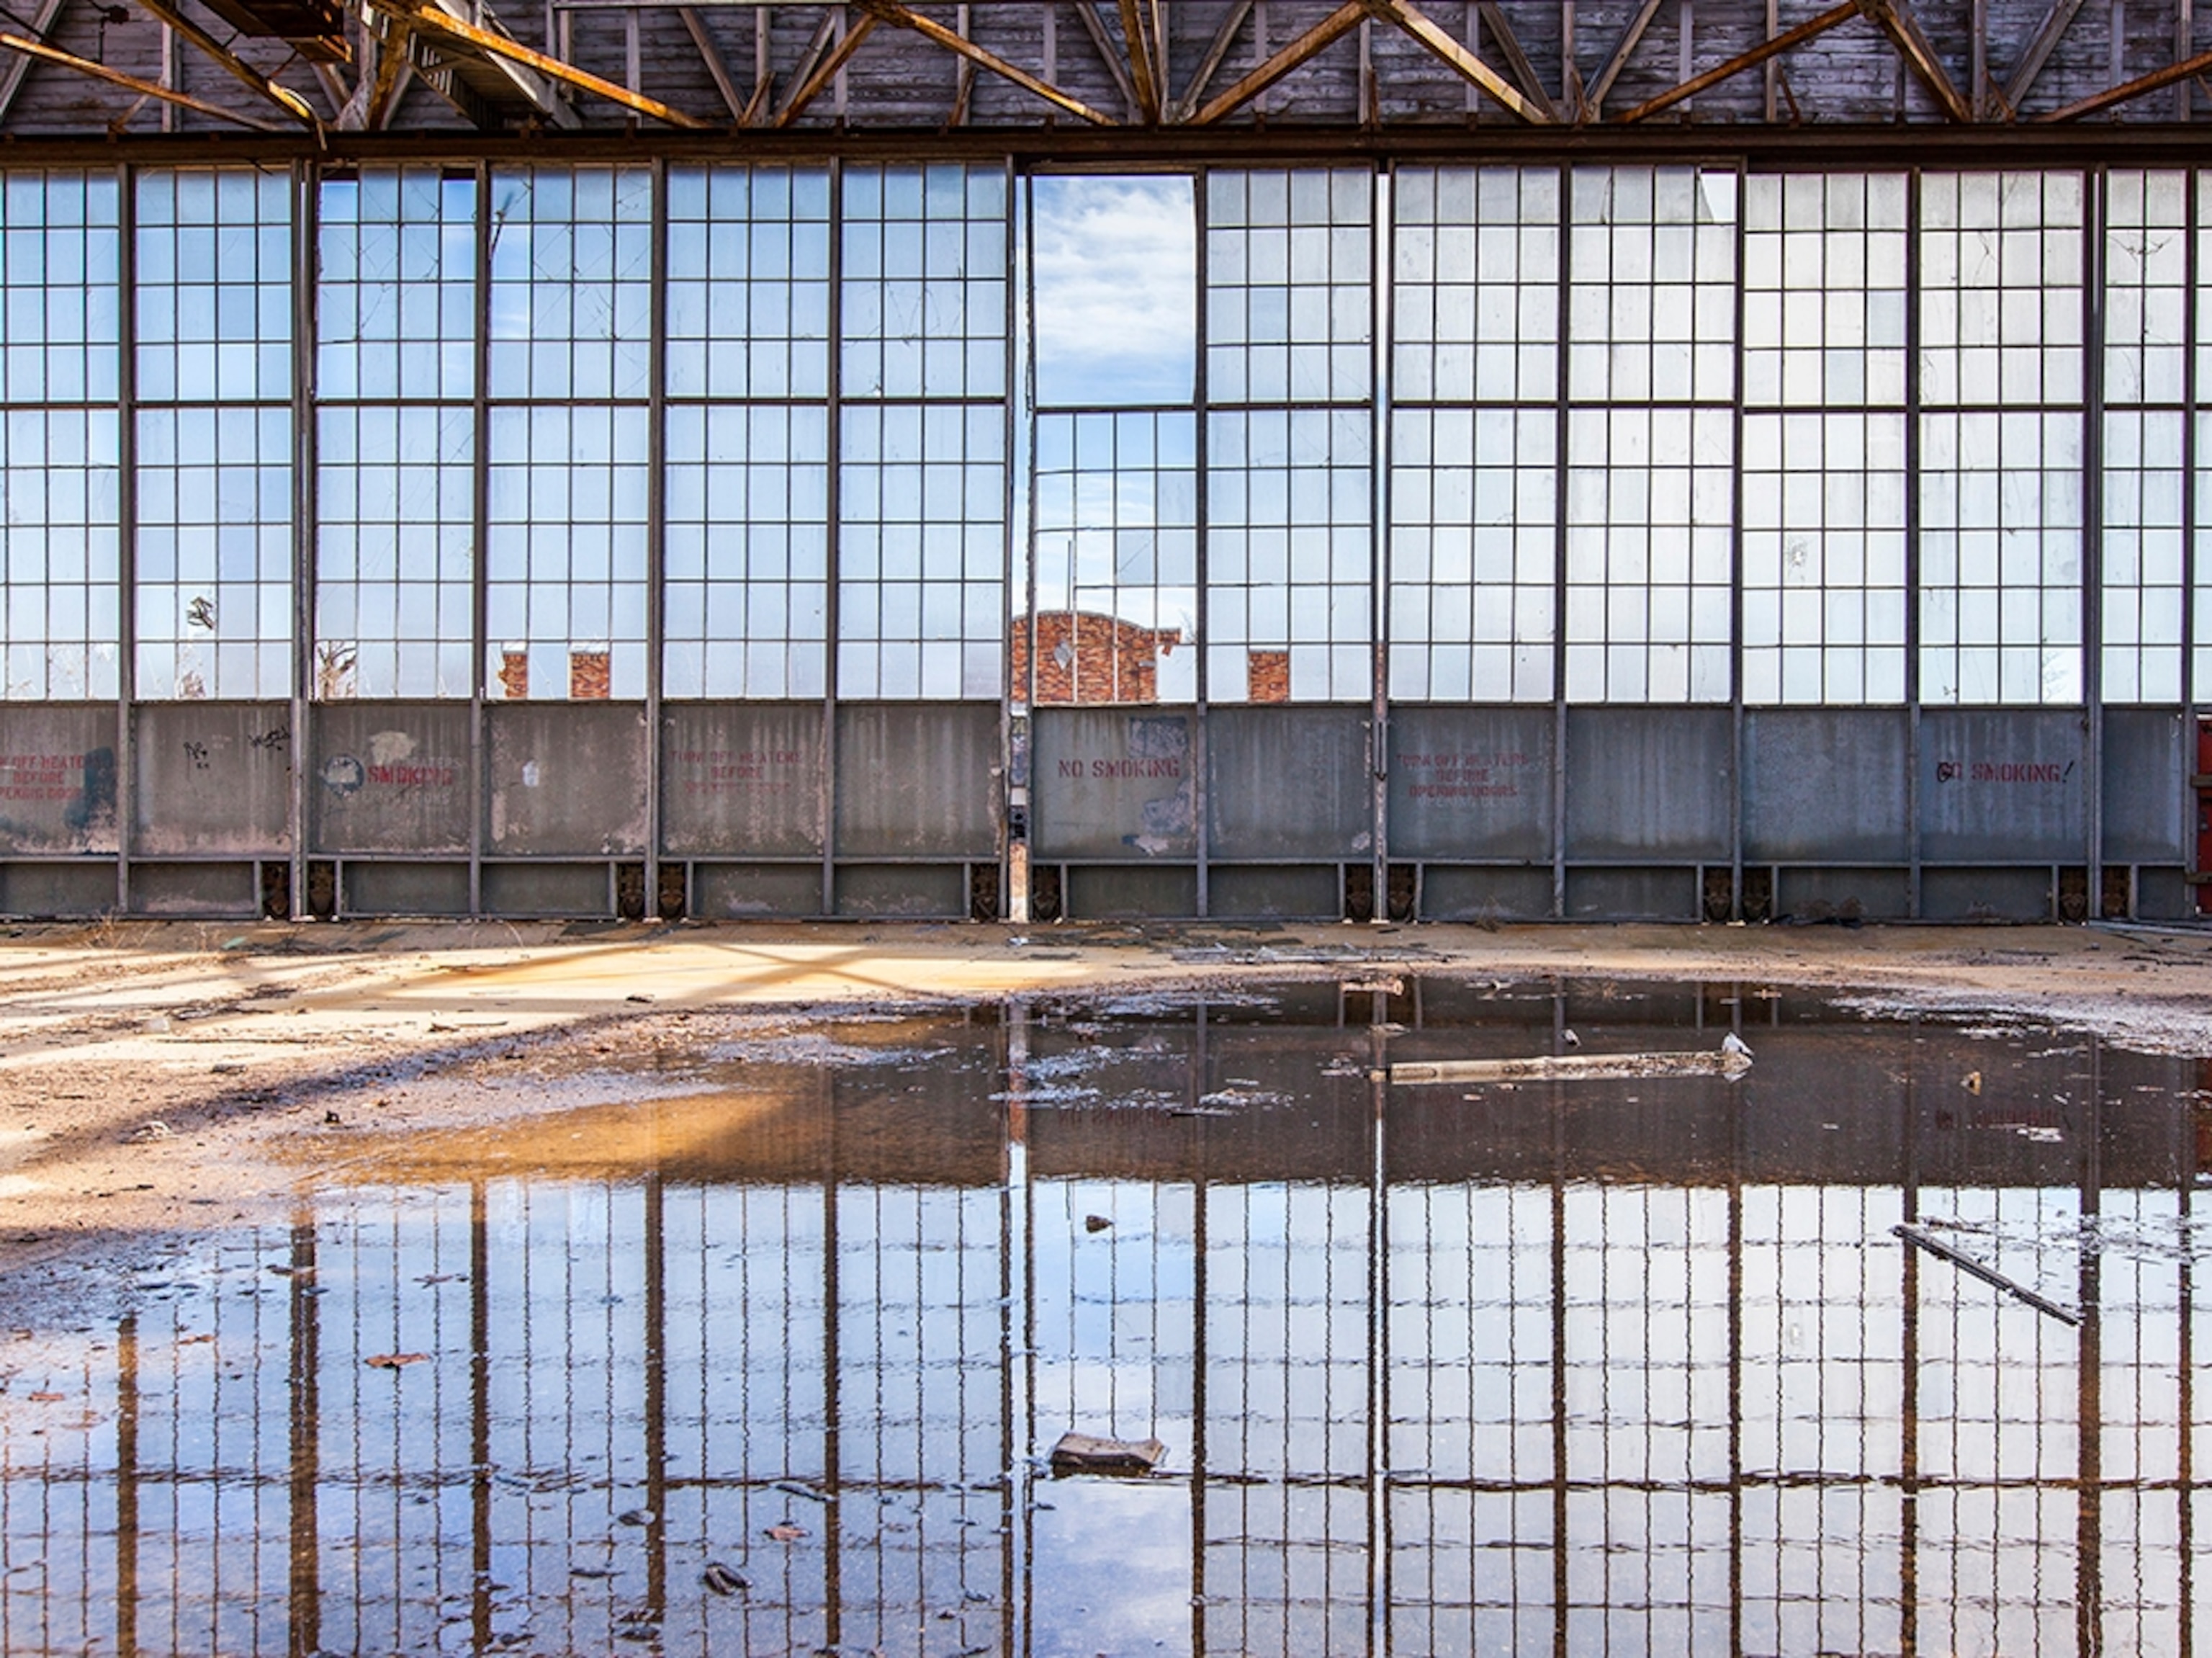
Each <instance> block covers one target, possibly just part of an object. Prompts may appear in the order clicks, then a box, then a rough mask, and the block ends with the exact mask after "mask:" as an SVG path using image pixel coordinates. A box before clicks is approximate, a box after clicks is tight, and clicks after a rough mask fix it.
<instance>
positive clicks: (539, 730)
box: [484, 703, 646, 913]
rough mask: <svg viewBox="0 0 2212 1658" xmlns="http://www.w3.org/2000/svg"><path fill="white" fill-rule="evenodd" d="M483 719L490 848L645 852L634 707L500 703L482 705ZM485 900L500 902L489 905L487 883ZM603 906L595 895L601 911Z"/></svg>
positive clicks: (640, 725) (641, 754) (641, 734)
mask: <svg viewBox="0 0 2212 1658" xmlns="http://www.w3.org/2000/svg"><path fill="white" fill-rule="evenodd" d="M484 722H485V728H486V729H485V754H486V757H487V766H488V770H489V795H490V801H489V804H490V831H491V838H490V841H489V847H490V850H492V851H493V852H495V853H496V854H499V855H500V856H507V857H513V856H531V855H533V854H534V855H538V856H546V855H550V856H591V855H592V854H595V853H596V854H609V853H616V852H637V851H642V850H644V848H645V818H646V812H645V805H646V787H645V770H646V766H645V759H646V756H645V739H646V732H645V710H644V708H643V706H642V705H641V704H636V703H508V704H496V705H495V706H493V707H490V708H488V709H486V710H484ZM484 907H485V908H486V909H487V910H504V909H506V908H507V906H506V905H495V904H494V903H493V902H492V901H491V899H490V896H489V887H487V888H486V897H485V899H484ZM605 907H606V900H605V899H604V898H602V899H600V901H599V909H602V910H603V909H605ZM549 913H550V912H549ZM593 913H597V911H593Z"/></svg>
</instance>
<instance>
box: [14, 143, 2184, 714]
mask: <svg viewBox="0 0 2212 1658" xmlns="http://www.w3.org/2000/svg"><path fill="white" fill-rule="evenodd" d="M1017 186H1018V188H1017ZM2209 187H2212V186H2208V183H2207V180H2206V177H2205V176H2204V175H2201V174H2191V173H2189V172H2186V171H2183V170H2179V169H2166V170H2160V169H2143V168H2111V169H2097V168H2053V169H2049V170H2045V171H2002V172H2001V171H1971V170H1969V171H1944V170H1929V171H1926V172H1923V173H1919V174H1914V173H1911V172H1907V171H1901V170H1890V171H1873V172H1867V171H1857V170H1849V171H1835V172H1826V173H1816V172H1805V173H1798V174H1761V173H1755V172H1747V171H1744V170H1741V169H1729V168H1674V167H1656V168H1655V167H1635V166H1614V167H1601V166H1566V167H1561V166H1556V165H1532V166H1516V167H1495V168H1437V167H1427V166H1420V167H1415V166H1407V167H1405V168H1386V169H1382V170H1373V169H1368V168H1213V169H1209V170H1204V171H1200V172H1195V173H1185V174H1150V175H1145V176H1142V177H1135V176H1131V177H1105V176H1100V175H1097V174H1082V175H1077V174H1066V175H1056V174H1051V173H1050V172H1049V171H1039V172H1038V173H1036V174H1034V175H1032V176H1030V177H1028V178H1026V179H1022V180H1016V179H1015V178H1014V177H1013V175H1012V174H1011V173H1010V172H1009V170H1008V169H1006V168H1004V167H998V166H983V167H971V166H964V165H949V164H946V165H899V166H878V165H865V166H864V165H858V164H847V165H844V166H842V167H837V168H833V167H830V166H828V165H823V166H816V167H760V168H750V167H744V166H738V165H734V164H732V165H713V166H708V165H703V164H697V165H695V164H691V163H682V164H659V165H651V166H636V167H619V168H617V167H581V168H551V167H511V166H505V165H501V166H478V167H460V168H436V167H389V168H360V169H350V168H348V169H337V168H334V169H331V170H330V171H328V172H326V173H324V174H319V175H313V176H311V175H309V174H306V173H295V172H293V171H289V170H283V171H269V170H264V169H255V168H111V169H82V170H76V171H39V170H17V171H11V172H9V173H7V174H5V176H4V178H0V497H4V505H5V514H4V521H0V560H4V563H0V600H4V606H5V617H6V631H5V635H4V639H3V640H0V695H4V696H5V697H7V698H12V699H16V700H34V701H65V700H72V699H83V698H94V699H106V698H115V697H118V696H124V695H130V696H134V697H137V698H148V699H166V698H256V699H268V698H283V697H287V696H289V695H292V694H294V692H295V690H301V691H304V692H305V693H306V694H307V695H309V696H312V697H314V698H326V699H340V698H454V699H459V698H471V697H481V698H490V699H495V700H496V699H507V698H532V699H538V698H556V699H562V698H584V699H595V698H628V699H637V698H645V697H647V696H648V695H650V694H653V693H654V692H658V693H659V694H660V695H662V696H665V697H669V698H763V699H787V698H801V699H813V698H822V697H824V696H829V695H836V696H840V697H844V698H859V699H866V698H892V699H909V698H910V699H960V698H969V699H996V698H998V697H999V696H1000V692H1001V689H1002V687H1003V686H1005V685H1006V683H1008V681H1009V680H1011V681H1012V685H1013V690H1014V695H1015V697H1016V698H1017V699H1018V700H1030V701H1036V702H1042V703H1051V702H1055V701H1058V702H1073V703H1102V702H1103V703H1120V702H1139V703H1143V702H1170V703H1171V702H1182V701H1197V700H1205V701H1207V702H1225V703H1237V702H1335V703H1348V704H1362V703H1365V702H1367V701H1369V700H1370V698H1372V697H1373V696H1374V695H1375V694H1376V691H1377V690H1378V688H1379V689H1380V690H1382V691H1383V692H1384V693H1385V694H1387V695H1388V696H1389V697H1391V698H1395V699H1398V700H1401V701H1408V702H1434V703H1461V704H1511V703H1541V702H1547V701H1549V700H1552V699H1553V698H1564V699H1565V700H1566V701H1568V702H1571V703H1577V704H1588V703H1626V704H1637V703H1647V704H1695V703H1715V704H1724V703H1726V702H1728V701H1729V700H1730V699H1732V698H1738V699H1741V701H1742V702H1744V703H1746V704H1752V705H1770V704H1794V705H1902V704H1908V703H1911V702H1915V701H1917V702H1919V703H1922V704H1931V705H1941V704H1958V705H1968V704H1980V705H2017V706H2037V705H2054V706H2065V705H2074V704H2081V703H2082V702H2084V701H2085V700H2087V699H2088V698H2091V697H2092V696H2095V697H2098V698H2101V699H2103V700H2107V701H2112V702H2115V703H2139V704H2153V705H2158V704H2172V703H2175V702H2179V701H2180V700H2182V699H2184V698H2185V697H2186V696H2188V695H2189V694H2191V690H2192V685H2191V678H2192V673H2193V674H2195V675H2196V676H2197V679H2198V681H2199V682H2201V680H2202V675H2203V674H2204V673H2212V656H2208V655H2207V647H2206V646H2205V645H2204V644H2203V640H2204V639H2205V638H2206V637H2207V635H2208V624H2212V595H2208V594H2207V592H2206V591H2205V590H2204V584H2203V583H2202V582H2199V581H2198V580H2197V576H2196V574H2195V564H2196V563H2197V559H2196V554H2195V548H2194V546H2193V545H2192V538H2193V536H2194V535H2195V534H2196V529H2197V525H2198V524H2199V523H2200V522H2202V521H2203V520H2204V518H2205V516H2206V512H2205V503H2207V502H2208V501H2212V491H2208V490H2207V488H2206V486H2205V485H2204V483H2203V479H2202V478H2201V477H2200V475H2199V471H2198V468H2197V460H2196V456H2197V454H2198V453H2199V452H2200V451H2201V449H2202V447H2203V445H2202V443H2201V442H2199V439H2200V437H2201V436H2202V422H2203V418H2204V416H2203V411H2201V410H2200V408H2199V406H2198V401H2197V384H2198V382H2199V381H2201V379H2202V378H2203V375H2202V373H2201V369H2202V368H2203V364H2202V363H2201V362H2200V361H2199V357H2198V352H2199V350H2200V348H2199V344H2198V339H2197V335H2198V332H2199V330H2198V326H2197V324H2198V318H2199V314H2200V312H2201V308H2202V307H2203V302H2204V301H2203V296H2202V295H2201V293H2199V291H2198V290H2199V287H2200V278H2199V276H2198V272H2199V271H2200V270H2201V268H2202V266H2203V252H2204V250H2203V247H2202V246H2201V245H2200V239H2201V237H2202V235H2203V229H2202V220H2203V192H2205V191H2206V189H2207V188H2209ZM1024 270H1026V273H1027V276H1028V278H1029V280H1028V282H1027V284H1026V286H1025V287H1024V286H1022V285H1021V284H1019V283H1018V281H1017V277H1018V274H1020V273H1021V272H1022V271H1024ZM126 289H127V290H128V291H129V293H130V295H131V299H130V302H129V305H128V308H127V310H126V308H125V301H124V298H123V296H124V295H125V290H126ZM1017 301H1019V303H1017ZM309 324H311V325H312V333H308V334H303V332H302V330H303V327H306V326H308V325H309ZM1017 412H1018V413H1019V415H1020V416H1021V417H1022V418H1021V419H1020V420H1019V422H1017V421H1016V419H1015V416H1016V414H1017ZM1017 434H1018V438H1019V441H1018V442H1017V441H1015V438H1016V436H1017ZM1017 524H1018V525H1019V527H1020V528H1019V533H1018V535H1017V534H1016V533H1015V530H1014V526H1015V525H1017ZM1016 542H1018V546H1015V545H1013V544H1014V543H1016ZM1010 568H1012V570H1013V571H1014V572H1015V579H1014V580H1013V581H1012V582H1011V583H1010V582H1009V579H1008V572H1009V570H1010ZM303 579H304V580H305V581H306V582H307V583H308V586H307V590H306V592H305V593H303V592H302V590H301V582H302V580H303ZM302 610H304V611H305V612H306V613H307V614H306V616H305V618H304V621H305V623H306V637H295V636H297V635H299V634H301V631H302V626H301V625H302V620H303V618H302V617H301V611H302ZM1378 676H1380V684H1379V686H1378Z"/></svg>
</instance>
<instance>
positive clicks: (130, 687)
mask: <svg viewBox="0 0 2212 1658" xmlns="http://www.w3.org/2000/svg"><path fill="white" fill-rule="evenodd" d="M163 107H164V108H167V107H168V106H167V105H164V106H163ZM115 183H116V189H115V219H116V236H115V260H116V272H115V275H116V287H117V291H116V306H115V315H116V336H117V338H116V350H115V381H116V391H117V408H116V411H115V415H116V418H115V458H116V479H115V498H116V537H115V559H116V568H115V581H116V595H115V596H116V615H117V619H118V622H119V624H120V627H119V629H118V631H119V634H120V637H119V639H118V642H117V647H116V657H117V661H116V664H115V684H116V698H115V907H116V909H117V910H118V911H120V912H125V913H127V912H128V911H130V908H131V825H132V824H133V822H134V821H135V820H136V819H137V812H138V784H137V767H138V759H137V735H138V734H137V704H138V174H137V169H136V168H132V167H130V166H128V165H125V166H122V167H118V168H116V169H115Z"/></svg>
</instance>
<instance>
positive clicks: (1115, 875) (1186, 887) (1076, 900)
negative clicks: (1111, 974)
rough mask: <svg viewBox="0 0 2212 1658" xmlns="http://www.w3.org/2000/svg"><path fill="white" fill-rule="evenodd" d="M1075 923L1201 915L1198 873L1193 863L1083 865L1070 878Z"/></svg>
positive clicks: (1068, 903) (1068, 901) (1069, 904)
mask: <svg viewBox="0 0 2212 1658" xmlns="http://www.w3.org/2000/svg"><path fill="white" fill-rule="evenodd" d="M1064 882H1065V898H1064V899H1063V903H1064V905H1065V907H1066V912H1067V917H1068V919H1069V920H1071V921H1107V920H1121V919H1125V918H1131V917H1170V918H1184V917H1191V916H1194V915H1196V914H1197V913H1198V870H1197V869H1196V868H1194V866H1191V865H1188V864H1172V863H1162V864H1127V863H1124V864H1118V865H1117V864H1103V865H1102V864H1091V865H1087V866H1086V865H1082V864H1078V865H1075V866H1073V867H1072V868H1070V869H1068V871H1067V873H1066V876H1065V877H1064Z"/></svg>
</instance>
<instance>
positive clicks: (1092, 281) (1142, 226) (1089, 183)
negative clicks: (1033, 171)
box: [1034, 177, 1198, 404]
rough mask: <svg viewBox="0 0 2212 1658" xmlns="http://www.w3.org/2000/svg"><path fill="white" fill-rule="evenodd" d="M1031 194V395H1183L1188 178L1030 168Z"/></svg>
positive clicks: (1190, 353)
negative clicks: (1037, 172) (1040, 172)
mask: <svg viewBox="0 0 2212 1658" xmlns="http://www.w3.org/2000/svg"><path fill="white" fill-rule="evenodd" d="M1034 199H1035V202H1036V296H1037V301H1036V365H1037V387H1038V393H1039V396H1040V398H1041V399H1042V400H1044V401H1046V402H1048V403H1060V404H1066V403H1093V402H1095V403H1136V402H1153V401H1158V402H1180V401H1183V400H1187V399H1188V398H1189V396H1190V394H1191V375H1192V369H1193V363H1194V340H1195V337H1196V327H1197V322H1196V306H1197V293H1196V290H1197V269H1198V253H1197V229H1196V222H1195V214H1194V207H1193V198H1192V185H1191V181H1190V180H1188V179H1187V178H1158V179H1099V178H1081V177H1073V178H1047V179H1040V180H1037V181H1036V196H1035V198H1034Z"/></svg>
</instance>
